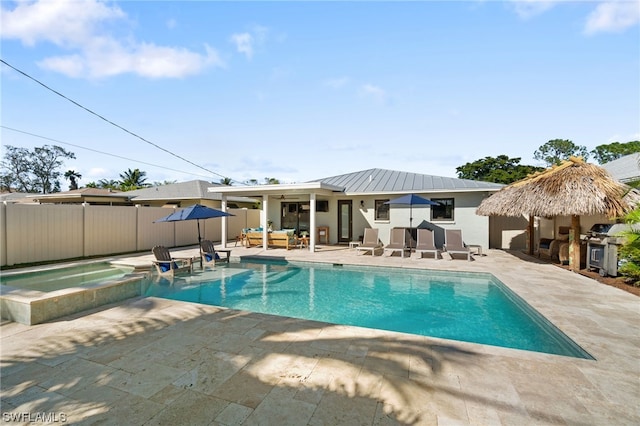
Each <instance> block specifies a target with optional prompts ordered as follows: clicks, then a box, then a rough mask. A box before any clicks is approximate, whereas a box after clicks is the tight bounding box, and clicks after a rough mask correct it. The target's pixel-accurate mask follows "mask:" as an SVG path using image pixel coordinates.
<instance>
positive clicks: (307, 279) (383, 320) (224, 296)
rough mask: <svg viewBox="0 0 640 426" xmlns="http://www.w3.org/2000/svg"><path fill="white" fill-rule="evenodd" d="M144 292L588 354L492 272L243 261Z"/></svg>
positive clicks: (581, 355)
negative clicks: (454, 271)
mask: <svg viewBox="0 0 640 426" xmlns="http://www.w3.org/2000/svg"><path fill="white" fill-rule="evenodd" d="M145 295H146V296H157V297H163V298H168V299H174V300H182V301H188V302H198V303H204V304H209V305H216V306H224V307H228V308H233V309H240V310H247V311H252V312H261V313H268V314H274V315H282V316H288V317H293V318H303V319H310V320H317V321H323V322H328V323H334V324H344V325H354V326H360V327H369V328H376V329H382V330H390V331H399V332H405V333H412V334H418V335H423V336H432V337H440V338H445V339H453V340H462V341H466V342H472V343H481V344H487V345H494V346H502V347H507V348H515V349H524V350H528V351H535V352H544V353H550V354H556V355H565V356H572V357H578V358H586V359H593V358H592V357H591V356H590V355H589V354H588V353H587V352H585V351H584V350H583V349H582V348H580V346H578V345H577V344H576V343H575V342H573V341H572V340H571V339H569V338H568V337H567V336H566V335H564V334H563V333H562V332H561V331H560V330H558V329H557V328H556V327H555V326H553V324H551V323H550V322H549V321H548V320H546V319H545V318H544V317H543V316H542V315H541V314H539V313H538V312H537V311H535V310H534V309H533V308H532V307H530V306H529V305H528V304H527V303H526V302H524V301H523V300H522V299H521V298H520V297H519V296H517V295H516V294H515V293H513V292H512V291H511V290H509V288H507V287H506V286H505V285H504V284H502V283H501V282H500V281H499V280H497V279H496V278H495V277H494V276H493V275H491V274H479V273H453V272H444V271H437V272H436V271H424V270H408V269H400V268H380V267H361V266H342V265H324V264H311V263H295V264H291V263H279V262H253V261H249V262H247V261H245V262H240V263H234V262H231V263H230V264H229V265H224V266H217V267H216V269H215V270H214V271H210V272H204V273H202V274H201V275H193V276H184V277H180V278H176V279H175V280H174V281H173V282H169V281H163V280H161V281H159V282H157V283H154V284H152V285H150V287H149V288H148V289H147V291H146V292H145Z"/></svg>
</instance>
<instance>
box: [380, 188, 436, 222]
mask: <svg viewBox="0 0 640 426" xmlns="http://www.w3.org/2000/svg"><path fill="white" fill-rule="evenodd" d="M385 204H389V205H392V204H398V205H405V206H409V228H411V227H412V226H411V225H412V222H413V206H414V205H431V206H437V205H438V203H436V202H435V201H431V200H429V199H426V198H423V197H421V196H419V195H416V194H407V195H403V196H402V197H400V198H396V199H394V200H389V201H387V202H386V203H385Z"/></svg>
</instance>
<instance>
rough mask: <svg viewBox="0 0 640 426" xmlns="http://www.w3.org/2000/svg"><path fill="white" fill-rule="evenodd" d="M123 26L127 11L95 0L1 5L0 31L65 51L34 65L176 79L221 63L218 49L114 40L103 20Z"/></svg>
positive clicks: (78, 73)
mask: <svg viewBox="0 0 640 426" xmlns="http://www.w3.org/2000/svg"><path fill="white" fill-rule="evenodd" d="M119 23H123V24H125V27H128V25H129V23H128V19H127V15H126V14H125V13H124V12H123V11H122V10H121V9H120V8H119V7H117V6H110V5H107V4H106V3H103V2H99V1H96V0H83V1H80V2H78V1H74V0H56V1H48V0H40V1H22V2H19V3H18V4H17V6H16V7H15V8H14V9H13V10H8V9H5V8H4V7H3V8H2V9H1V13H0V24H1V25H0V28H2V29H1V30H0V31H1V33H0V35H1V36H2V38H3V39H18V40H20V41H21V42H22V43H24V44H25V45H27V46H35V45H36V44H38V43H45V42H48V43H52V44H54V45H55V46H58V47H59V48H61V49H64V50H67V51H70V52H71V53H70V54H68V55H57V56H51V57H47V58H44V59H42V60H41V61H39V63H38V64H39V65H40V66H41V67H43V68H47V69H51V70H54V71H57V72H60V73H62V74H65V75H67V76H70V77H78V78H80V77H82V78H84V77H88V78H104V77H110V76H115V75H119V74H125V73H132V74H137V75H140V76H143V77H149V78H180V77H184V76H187V75H191V74H196V73H199V72H201V71H202V70H203V69H205V68H206V67H209V66H215V67H223V66H224V63H223V61H222V60H221V59H220V57H219V55H218V54H217V52H216V51H215V50H214V49H212V48H211V47H209V46H206V45H205V46H204V52H203V53H199V52H194V51H190V50H188V49H185V48H180V47H171V46H159V45H156V44H153V43H144V42H139V41H136V40H135V38H133V37H123V38H121V39H119V38H116V37H114V36H112V35H110V34H109V33H107V27H108V24H113V25H116V24H119Z"/></svg>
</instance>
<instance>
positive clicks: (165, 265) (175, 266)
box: [160, 262, 178, 272]
mask: <svg viewBox="0 0 640 426" xmlns="http://www.w3.org/2000/svg"><path fill="white" fill-rule="evenodd" d="M170 269H171V264H170V263H169V262H166V263H161V264H160V270H161V271H162V272H167V271H169V270H170ZM173 269H178V264H177V263H176V262H173Z"/></svg>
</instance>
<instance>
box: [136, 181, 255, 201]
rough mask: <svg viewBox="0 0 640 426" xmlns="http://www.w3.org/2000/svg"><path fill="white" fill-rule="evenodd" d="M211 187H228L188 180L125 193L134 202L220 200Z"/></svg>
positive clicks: (242, 199)
mask: <svg viewBox="0 0 640 426" xmlns="http://www.w3.org/2000/svg"><path fill="white" fill-rule="evenodd" d="M211 187H222V188H226V187H228V186H227V185H221V184H218V183H211V182H207V181H206V180H190V181H188V182H178V183H172V184H168V185H159V186H153V187H151V188H143V189H136V190H133V191H127V194H128V195H129V197H130V198H131V199H132V200H133V201H134V202H141V201H156V200H166V201H179V200H200V199H208V200H221V199H222V195H221V194H219V193H216V192H209V191H208V188H211ZM229 200H230V201H237V202H246V203H250V202H252V201H253V200H247V199H246V198H242V197H239V198H236V199H233V198H232V197H229Z"/></svg>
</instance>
